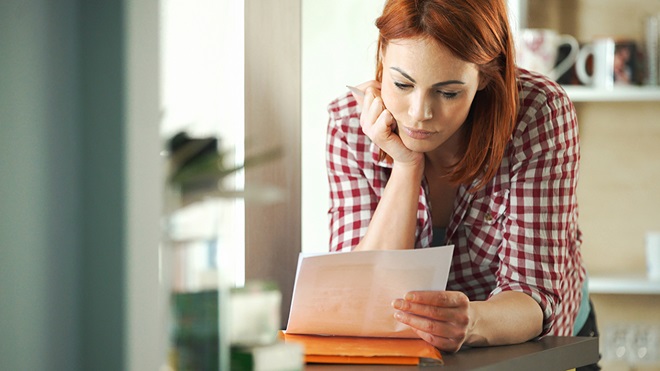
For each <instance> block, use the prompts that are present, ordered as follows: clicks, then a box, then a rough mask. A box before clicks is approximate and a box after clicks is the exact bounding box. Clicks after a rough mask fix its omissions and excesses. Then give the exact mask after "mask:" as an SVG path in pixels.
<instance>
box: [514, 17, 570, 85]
mask: <svg viewBox="0 0 660 371" xmlns="http://www.w3.org/2000/svg"><path fill="white" fill-rule="evenodd" d="M562 45H568V46H569V47H570V51H569V53H568V55H567V56H566V58H564V59H563V60H562V61H561V62H559V63H558V64H557V65H556V66H555V63H556V62H557V53H558V52H559V47H560V46H562ZM579 49H580V45H579V44H578V42H577V40H576V39H575V38H574V37H573V36H571V35H560V34H558V33H557V32H555V31H554V30H551V29H542V28H539V29H535V28H524V29H521V30H520V31H518V37H517V41H516V64H517V65H518V66H520V67H522V68H525V69H527V70H530V71H536V72H540V73H542V74H544V75H546V76H548V77H550V78H551V79H553V80H557V79H558V78H559V77H561V75H563V74H564V73H565V72H566V71H568V70H569V69H570V68H571V67H572V66H573V64H574V63H575V61H576V59H577V54H578V50H579Z"/></svg>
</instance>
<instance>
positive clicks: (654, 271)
mask: <svg viewBox="0 0 660 371" xmlns="http://www.w3.org/2000/svg"><path fill="white" fill-rule="evenodd" d="M646 268H647V273H648V277H649V278H650V279H652V280H660V232H647V233H646Z"/></svg>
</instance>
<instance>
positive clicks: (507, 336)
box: [465, 291, 543, 346]
mask: <svg viewBox="0 0 660 371" xmlns="http://www.w3.org/2000/svg"><path fill="white" fill-rule="evenodd" d="M469 311H470V313H469V317H470V319H471V320H470V322H471V323H470V325H469V326H468V336H467V339H466V342H465V344H466V345H470V346H490V345H504V344H515V343H522V342H525V341H527V340H530V339H532V338H534V337H536V336H539V335H540V334H541V331H542V330H543V312H542V311H541V307H540V306H539V304H538V303H537V302H536V301H535V300H534V299H532V298H531V297H530V296H529V295H527V294H524V293H522V292H515V291H504V292H501V293H499V294H497V295H495V296H493V297H491V298H490V299H489V300H487V301H475V302H471V303H470V309H469Z"/></svg>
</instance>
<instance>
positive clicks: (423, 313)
mask: <svg viewBox="0 0 660 371" xmlns="http://www.w3.org/2000/svg"><path fill="white" fill-rule="evenodd" d="M392 306H393V307H394V308H395V309H398V311H396V312H395V313H394V317H395V318H396V319H397V320H398V321H399V322H401V323H404V324H406V325H408V326H410V327H411V328H412V329H413V331H415V332H416V333H417V335H419V337H420V338H422V339H423V340H425V341H426V342H427V343H430V344H431V345H433V346H435V347H436V348H438V349H440V350H441V351H446V352H456V351H458V350H459V349H460V348H461V346H462V345H463V343H465V341H466V339H467V337H468V335H469V329H470V327H471V325H472V318H471V316H470V300H469V299H468V297H467V296H466V295H465V294H463V293H461V292H457V291H413V292H409V293H408V294H406V296H405V298H404V299H396V300H394V301H393V302H392Z"/></svg>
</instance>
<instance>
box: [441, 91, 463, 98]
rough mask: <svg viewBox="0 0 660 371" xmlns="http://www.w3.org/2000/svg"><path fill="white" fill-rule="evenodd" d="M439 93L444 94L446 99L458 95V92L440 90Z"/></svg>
mask: <svg viewBox="0 0 660 371" xmlns="http://www.w3.org/2000/svg"><path fill="white" fill-rule="evenodd" d="M438 93H440V94H442V96H443V98H445V99H454V98H456V96H458V92H449V91H438Z"/></svg>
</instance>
